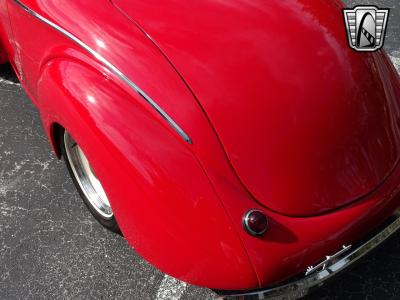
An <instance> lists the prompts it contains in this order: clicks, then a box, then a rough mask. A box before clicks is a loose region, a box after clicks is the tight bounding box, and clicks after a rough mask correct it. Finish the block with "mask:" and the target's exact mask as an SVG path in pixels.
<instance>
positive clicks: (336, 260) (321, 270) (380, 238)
mask: <svg viewBox="0 0 400 300" xmlns="http://www.w3.org/2000/svg"><path fill="white" fill-rule="evenodd" d="M394 217H395V220H394V221H393V222H392V223H391V224H390V225H389V226H387V227H385V228H384V229H383V230H382V231H380V232H379V233H378V234H376V235H375V236H374V237H373V238H371V239H370V240H368V241H367V242H365V243H364V244H362V245H361V246H360V247H358V248H357V249H355V250H353V251H351V252H350V250H351V248H350V247H351V246H343V248H342V249H341V250H340V251H338V252H337V253H336V254H335V255H333V256H331V257H330V259H328V263H327V264H326V265H325V266H324V262H322V263H321V264H318V265H317V266H316V267H311V268H309V269H307V272H306V274H307V275H306V276H304V277H303V278H301V279H298V280H296V281H293V282H290V283H287V284H284V285H281V286H277V287H273V288H270V289H264V290H261V291H256V292H249V293H235V294H229V295H224V296H222V299H226V300H243V299H249V300H250V299H270V298H272V299H299V298H302V297H304V296H306V295H307V294H308V293H309V290H310V289H311V288H313V287H317V286H319V285H321V284H323V283H324V282H325V281H326V280H328V279H330V278H331V277H333V276H335V275H336V274H338V273H340V272H341V271H343V270H344V269H346V268H347V267H349V266H351V265H352V264H354V263H355V262H357V261H358V260H359V259H360V258H362V257H364V256H365V255H366V254H368V253H369V252H371V251H372V250H373V249H375V248H376V247H377V246H379V245H380V244H381V243H382V242H384V241H385V240H386V239H388V238H389V237H390V236H392V235H393V234H394V233H396V232H397V231H398V230H399V229H400V216H399V214H398V213H397V212H396V213H395V214H394Z"/></svg>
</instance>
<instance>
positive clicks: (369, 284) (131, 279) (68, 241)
mask: <svg viewBox="0 0 400 300" xmlns="http://www.w3.org/2000/svg"><path fill="white" fill-rule="evenodd" d="M368 2H369V3H370V4H372V3H373V4H376V5H378V6H380V7H390V8H392V11H391V18H390V23H389V29H388V37H387V42H386V45H385V48H386V49H387V51H388V53H389V54H390V55H391V57H392V60H393V62H394V63H395V64H397V66H398V68H399V69H400V7H399V3H398V0H380V1H379V0H376V1H374V2H372V1H365V2H363V3H362V4H368ZM347 3H348V4H349V5H350V6H352V5H354V4H356V3H358V4H360V3H361V2H360V1H347ZM0 99H1V100H0V111H1V114H0V161H1V165H0V299H109V298H114V299H177V300H178V299H206V298H212V297H214V296H215V295H214V294H213V293H212V292H210V291H209V290H206V289H201V288H197V287H194V286H190V285H186V284H184V283H181V282H179V281H177V280H174V279H172V278H170V277H168V276H165V275H164V274H162V273H160V272H159V271H158V270H156V269H155V268H154V267H152V266H150V265H149V264H148V263H146V262H145V261H144V260H142V259H141V258H140V257H139V256H138V255H137V254H136V253H135V252H134V250H132V249H131V248H130V247H129V246H128V245H127V243H126V242H125V241H124V239H123V238H121V237H120V236H118V235H115V234H111V233H109V232H107V231H106V230H104V229H103V228H102V227H101V226H100V225H98V224H97V222H95V221H94V220H93V218H92V217H91V215H90V214H89V212H88V211H87V209H86V208H85V207H84V205H83V203H82V201H81V200H80V198H79V196H78V194H77V192H76V191H75V188H74V186H73V184H72V182H71V180H70V179H69V177H68V174H67V171H66V168H65V167H64V165H63V163H62V162H60V161H58V160H57V159H56V158H55V157H54V155H53V153H52V150H51V149H50V146H49V144H48V142H47V139H46V137H45V135H44V132H43V129H42V127H41V123H40V119H39V114H38V112H37V110H36V109H35V107H34V106H33V105H32V104H31V102H30V101H29V100H28V98H27V97H26V95H25V93H24V92H23V91H22V89H21V87H20V85H19V84H18V83H17V81H16V79H15V77H14V75H13V74H12V72H11V71H10V70H9V69H8V68H6V67H4V66H3V67H1V69H0ZM363 262H364V263H361V264H359V265H357V266H356V267H355V268H353V269H352V270H351V271H349V272H346V273H345V274H343V275H342V276H340V277H339V278H337V279H335V280H334V281H332V282H330V283H329V284H327V285H325V286H324V287H322V288H321V289H319V290H317V291H316V292H315V293H314V294H313V295H311V296H310V297H309V299H321V298H322V299H342V298H356V299H358V298H360V299H365V298H371V299H375V298H380V299H397V298H398V295H399V294H400V293H399V290H400V235H396V236H395V237H393V238H391V239H390V240H389V241H388V242H386V243H385V244H384V245H383V246H381V247H380V248H378V249H377V250H376V251H375V252H374V255H371V256H369V257H367V258H366V259H364V260H363Z"/></svg>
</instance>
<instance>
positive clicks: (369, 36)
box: [357, 12, 376, 48]
mask: <svg viewBox="0 0 400 300" xmlns="http://www.w3.org/2000/svg"><path fill="white" fill-rule="evenodd" d="M371 25H372V26H371ZM366 27H370V28H368V29H367V28H366ZM375 28H376V25H375V19H374V17H373V16H372V14H371V13H370V12H367V13H365V14H364V16H363V17H362V19H361V22H360V27H359V28H358V33H357V47H360V48H373V47H375V36H376V29H375ZM362 37H364V38H365V40H366V41H368V42H369V44H368V43H365V40H364V43H362V42H363V40H362Z"/></svg>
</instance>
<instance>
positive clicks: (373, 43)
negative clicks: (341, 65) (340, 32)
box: [343, 6, 389, 52]
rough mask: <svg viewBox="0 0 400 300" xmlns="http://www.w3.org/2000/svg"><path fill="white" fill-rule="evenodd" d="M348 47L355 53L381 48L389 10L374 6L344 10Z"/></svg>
mask: <svg viewBox="0 0 400 300" xmlns="http://www.w3.org/2000/svg"><path fill="white" fill-rule="evenodd" d="M343 13H344V20H345V23H346V28H347V36H348V38H349V44H350V47H351V48H353V49H354V50H356V51H369V52H373V51H377V50H379V49H381V48H382V47H383V43H384V41H385V35H386V27H387V21H388V17H389V9H378V8H377V7H375V6H356V7H355V8H353V9H344V10H343Z"/></svg>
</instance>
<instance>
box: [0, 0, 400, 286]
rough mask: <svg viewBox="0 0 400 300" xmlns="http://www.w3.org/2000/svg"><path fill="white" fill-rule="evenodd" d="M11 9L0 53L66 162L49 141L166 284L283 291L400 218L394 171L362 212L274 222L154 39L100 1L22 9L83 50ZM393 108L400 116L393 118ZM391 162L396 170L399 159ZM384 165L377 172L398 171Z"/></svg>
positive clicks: (354, 209)
mask: <svg viewBox="0 0 400 300" xmlns="http://www.w3.org/2000/svg"><path fill="white" fill-rule="evenodd" d="M5 3H7V4H8V12H9V16H5V15H4V14H3V15H1V17H2V20H1V21H0V22H1V23H0V24H7V22H9V20H8V19H7V18H8V17H10V19H11V23H12V26H13V35H12V33H11V32H9V31H6V30H3V31H1V32H6V33H5V36H4V35H2V36H1V40H2V42H3V44H4V45H5V44H7V43H8V44H9V45H10V46H9V47H11V49H7V47H5V48H6V50H7V54H8V58H9V59H10V61H11V63H12V64H13V66H14V68H15V70H16V73H17V75H18V76H19V78H20V79H21V82H22V84H23V85H24V87H25V90H26V91H27V93H28V94H29V95H30V97H31V99H32V100H33V102H34V103H35V104H36V105H37V107H38V109H39V111H40V114H41V117H42V120H43V123H44V128H45V130H46V132H47V134H48V135H49V138H50V140H51V141H52V144H53V147H54V149H55V150H56V152H58V149H57V148H58V145H57V136H55V135H54V132H55V131H56V130H55V128H57V127H56V126H62V127H64V128H65V129H66V130H68V132H70V133H71V134H72V136H73V137H74V139H75V140H76V141H77V142H78V143H79V144H80V145H81V146H82V148H83V150H84V151H85V153H86V154H87V156H88V157H89V159H90V161H91V163H92V164H93V167H94V169H95V172H96V174H97V175H98V176H99V178H100V180H101V182H102V183H103V185H104V187H105V190H106V193H107V196H108V197H109V199H110V201H111V205H112V207H113V210H114V211H115V216H116V219H117V221H118V224H119V225H120V227H121V229H122V232H123V234H124V236H125V237H126V239H127V240H128V242H129V243H130V245H132V247H134V248H135V250H136V251H137V252H138V253H139V254H140V255H142V256H143V257H144V258H145V259H147V260H148V261H150V262H151V263H153V264H154V265H155V266H157V267H158V268H160V269H161V270H162V271H164V272H166V273H168V274H170V275H172V276H174V277H176V278H179V279H181V280H185V281H187V282H189V283H192V284H196V285H200V286H205V287H209V288H215V289H230V290H245V289H254V288H259V287H264V286H267V285H271V284H275V283H279V282H281V281H283V280H286V279H288V278H290V277H292V276H294V275H296V274H299V273H301V272H302V271H304V270H305V269H306V268H307V267H308V266H309V265H312V264H315V263H316V262H319V261H321V259H322V258H324V257H325V255H329V254H331V253H335V252H336V251H337V250H338V249H340V248H341V247H342V245H343V244H345V243H346V244H349V243H350V244H351V243H353V242H355V241H357V240H359V239H360V238H362V236H363V235H364V234H366V233H368V232H369V231H370V230H372V229H374V228H375V227H376V226H378V225H379V223H381V222H383V221H384V220H385V218H386V217H388V216H389V215H390V214H391V213H392V212H393V211H394V210H395V209H396V208H397V207H399V204H400V203H399V202H400V199H399V196H398V194H399V181H398V178H399V175H400V170H399V169H398V168H395V169H394V170H393V175H392V176H388V177H387V179H386V181H385V182H383V183H382V184H381V185H380V186H379V187H378V188H377V189H376V190H375V191H374V192H372V193H371V194H369V195H368V196H367V197H365V199H363V201H358V202H355V203H352V205H350V206H347V207H342V208H341V209H340V210H337V211H334V212H330V213H325V214H320V215H318V216H313V217H303V218H297V217H291V216H287V215H284V214H281V213H277V212H275V211H273V210H271V209H269V208H267V205H264V204H263V203H261V201H259V199H256V198H254V197H253V195H252V194H251V193H250V192H249V190H248V189H247V188H246V186H244V185H243V182H242V180H241V179H242V178H240V177H239V176H238V175H237V173H236V172H235V170H234V168H233V167H232V164H231V160H230V159H228V155H227V154H226V153H227V152H228V151H227V152H226V151H225V150H226V145H225V143H224V141H223V139H222V138H221V139H220V138H219V135H218V134H217V133H218V129H216V128H215V126H214V125H215V124H214V122H210V118H209V115H208V112H207V111H205V110H204V103H203V102H202V101H203V100H202V99H200V101H199V99H197V96H198V95H197V91H196V90H195V89H193V90H192V88H193V86H192V84H193V82H191V81H190V82H189V81H188V80H186V77H185V78H184V77H183V76H185V73H186V72H188V69H187V67H185V66H179V65H178V64H177V61H175V60H173V59H171V58H170V57H169V56H168V55H167V54H166V52H163V51H164V49H163V48H159V45H158V42H159V41H158V39H160V37H157V40H156V39H153V38H152V37H151V36H149V35H148V34H147V33H146V32H145V31H144V30H143V28H142V27H141V26H138V24H135V22H134V20H131V19H129V18H128V17H127V16H123V15H122V14H121V12H119V11H118V10H117V9H116V8H115V7H113V5H112V4H111V2H109V1H106V0H104V1H103V2H101V1H100V2H95V3H94V2H90V1H59V0H23V4H24V5H26V6H27V7H29V8H30V9H31V10H33V11H35V12H36V13H38V14H40V15H41V16H43V17H44V18H46V19H47V20H49V21H50V22H52V23H53V24H55V25H56V26H59V28H62V29H65V30H67V31H68V32H69V33H70V34H71V35H73V36H74V37H75V38H76V39H78V40H79V41H82V42H84V44H85V45H87V47H88V48H85V47H82V45H79V44H77V43H76V42H74V41H73V40H72V39H71V38H69V37H68V36H66V35H65V34H63V33H62V32H60V31H59V30H57V28H54V27H52V26H50V25H49V24H46V23H44V22H43V21H41V20H39V19H38V18H36V17H34V16H33V15H32V14H30V13H28V12H27V11H26V10H24V9H23V8H22V7H21V5H18V3H16V1H14V0H7V1H6V0H0V7H3V5H4V4H5ZM100 3H101V5H100ZM133 3H136V4H138V9H142V10H141V12H142V14H143V15H145V16H146V17H149V18H151V13H152V11H151V10H148V11H145V10H143V7H144V6H145V3H142V2H139V1H137V2H136V1H133ZM148 3H150V4H151V3H153V2H152V1H151V2H148ZM171 3H172V2H171ZM174 3H175V1H174ZM185 3H186V2H185ZM196 3H198V2H196ZM206 3H210V1H205V2H204V5H206ZM237 3H242V2H237ZM257 3H258V2H257ZM271 3H272V2H271ZM273 3H275V2H273ZM335 3H337V2H335ZM139 4H141V5H142V6H140V5H139ZM153 4H154V3H153ZM181 4H184V3H183V2H181ZM187 5H189V4H187ZM317 10H318V9H317ZM200 12H201V11H199V12H198V13H199V14H200ZM153 13H155V12H154V11H153ZM165 15H166V16H167V15H168V14H167V13H166V14H165ZM329 20H331V19H329ZM335 20H336V19H335ZM340 20H341V19H340ZM132 21H133V22H132ZM171 21H173V19H171ZM331 22H335V21H334V20H333V19H332V20H331ZM337 22H339V21H337ZM82 24H84V26H82ZM2 26H4V25H2ZM3 29H4V28H3ZM208 30H209V28H207V27H205V28H204V32H203V33H206V32H208ZM343 35H344V33H343ZM166 37H168V35H166ZM160 41H161V43H160V45H162V46H163V47H165V45H166V44H165V42H164V41H162V39H160ZM188 43H189V41H188ZM180 46H182V47H183V48H182V49H184V46H185V45H180ZM343 47H345V46H343ZM346 47H347V45H346ZM88 49H91V50H93V51H94V54H93V53H91V51H88ZM342 50H343V49H342ZM343 51H344V50H343ZM300 54H302V53H301V52H300ZM99 57H101V58H105V59H106V60H107V61H108V62H110V63H111V64H112V65H113V66H115V67H116V68H117V69H118V70H120V71H121V72H122V73H123V74H125V75H126V76H127V78H129V79H130V80H132V82H134V83H135V84H137V85H138V86H139V87H140V88H141V89H143V90H144V91H145V92H146V93H147V94H148V95H149V96H150V97H151V98H152V99H154V100H155V101H157V102H158V103H159V105H160V106H161V107H162V108H163V109H164V110H165V111H166V112H167V113H168V114H169V115H170V116H171V117H172V118H173V119H174V120H175V121H176V122H177V124H179V125H180V126H181V127H182V128H183V129H184V130H185V132H187V133H188V134H189V135H190V138H191V139H192V141H193V143H192V144H189V143H187V142H186V141H185V140H184V139H182V138H181V136H179V135H178V134H177V132H176V131H174V130H173V128H171V126H169V124H167V123H166V122H165V120H164V119H163V118H162V117H161V116H160V114H158V113H157V112H156V111H155V110H154V109H153V107H151V106H150V105H149V104H148V103H147V102H146V101H144V99H143V97H142V96H141V95H139V94H138V93H137V91H136V90H134V89H132V87H131V86H129V85H127V84H126V82H125V81H124V80H121V77H120V76H117V75H116V74H115V72H112V71H111V70H110V69H109V68H108V67H107V65H105V64H104V62H103V61H102V60H99ZM368 57H373V60H374V62H370V63H371V65H374V66H375V68H376V69H375V71H374V73H373V74H374V75H375V76H376V77H377V78H380V80H382V82H385V85H384V92H385V94H386V96H387V99H399V98H400V89H398V88H393V86H395V87H398V85H399V78H398V76H397V75H396V73H395V72H394V68H393V66H392V65H390V63H389V61H388V59H387V57H386V56H385V55H384V54H378V55H375V56H368ZM351 60H353V58H352V59H351ZM355 61H356V63H357V64H358V63H359V60H358V59H355ZM193 63H194V62H193ZM187 65H189V64H187ZM181 68H182V70H181ZM182 71H183V72H182ZM367 77H368V76H367ZM188 78H191V77H188ZM203 79H204V78H203ZM205 79H206V78H205ZM205 79H204V81H205ZM199 80H200V79H199ZM376 82H379V80H377V81H376ZM376 82H375V83H376ZM212 87H213V84H212V83H210V89H212ZM378 88H382V87H381V86H380V85H378ZM194 92H195V93H194ZM382 99H383V98H382ZM382 101H384V103H386V102H385V101H386V100H382ZM387 108H388V109H390V110H391V111H390V113H391V114H393V115H396V114H397V111H396V109H395V107H392V106H390V105H389V104H388V105H387ZM392 109H393V110H392ZM211 121H212V120H211ZM391 128H396V127H395V125H393V127H389V133H382V137H383V138H387V137H388V136H390V135H391V133H390V129H391ZM317 129H318V128H316V130H317ZM221 141H222V143H221ZM392 142H393V145H395V144H396V140H394V141H392ZM385 144H386V145H388V143H385ZM393 149H395V146H393ZM389 152H390V153H393V155H388V158H387V159H388V161H391V160H392V159H391V158H393V157H395V154H394V153H395V150H393V151H389ZM380 159H382V160H381V163H382V166H383V167H385V166H386V167H387V166H388V165H390V164H389V163H384V162H385V159H384V157H381V158H380ZM382 169H385V168H382ZM382 172H383V171H382V170H381V171H380V172H379V174H381V173H382ZM316 180H317V178H316ZM282 185H284V184H283V183H282ZM253 208H257V209H259V210H261V211H263V212H264V213H265V214H266V215H267V217H268V218H269V221H270V228H269V230H268V232H267V234H266V235H265V236H263V237H253V236H250V235H249V234H247V232H246V231H245V230H244V229H243V226H242V217H243V215H244V214H245V213H246V212H247V211H248V210H250V209H253ZM325 208H326V207H325ZM313 212H315V210H313Z"/></svg>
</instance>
